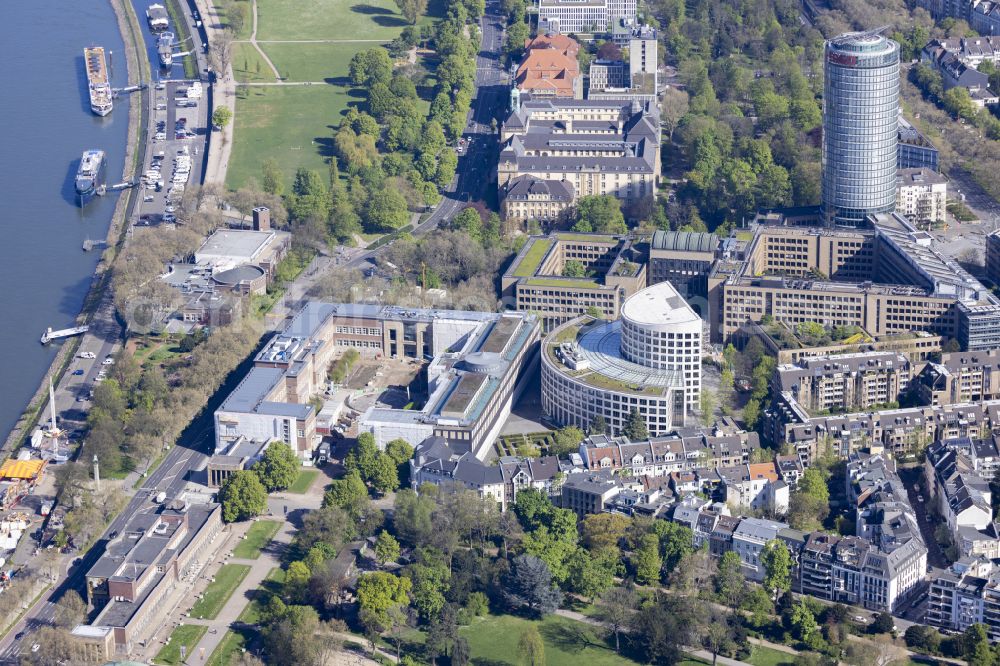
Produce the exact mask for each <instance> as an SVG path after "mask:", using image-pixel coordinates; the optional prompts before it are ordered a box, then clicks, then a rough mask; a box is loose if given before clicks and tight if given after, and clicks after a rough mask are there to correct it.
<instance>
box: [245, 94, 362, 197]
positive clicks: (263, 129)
mask: <svg viewBox="0 0 1000 666" xmlns="http://www.w3.org/2000/svg"><path fill="white" fill-rule="evenodd" d="M360 103H361V100H360V99H359V98H358V97H352V96H350V95H349V94H348V91H347V90H346V89H344V88H341V87H338V86H327V85H318V86H287V87H277V86H275V87H260V88H249V89H244V90H243V91H241V92H240V94H239V95H238V96H237V99H236V119H235V123H236V125H235V128H234V130H235V132H236V136H235V139H234V145H233V153H232V158H231V159H230V160H229V171H228V174H227V177H226V185H227V186H228V187H229V188H230V189H238V188H239V187H242V186H243V185H245V184H246V182H247V180H248V179H250V178H255V179H257V180H258V181H259V180H260V164H261V161H262V160H263V159H264V158H265V157H270V158H273V159H274V160H275V161H276V162H277V163H278V166H279V167H280V168H281V169H282V171H284V172H285V174H286V182H287V185H289V186H290V185H291V183H292V177H293V176H294V175H295V170H296V169H298V168H299V167H304V168H306V169H316V170H319V171H321V172H325V170H326V169H327V168H328V167H327V162H326V161H327V159H328V158H329V157H331V156H332V154H333V134H334V129H333V128H336V127H337V126H338V125H339V124H340V118H341V116H342V115H343V113H344V112H345V111H346V110H347V107H348V105H349V104H354V105H356V104H360ZM286 189H287V188H286Z"/></svg>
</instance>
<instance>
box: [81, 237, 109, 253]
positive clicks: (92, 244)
mask: <svg viewBox="0 0 1000 666" xmlns="http://www.w3.org/2000/svg"><path fill="white" fill-rule="evenodd" d="M107 245H108V241H106V240H91V239H89V238H88V239H86V240H84V241H83V251H84V252H90V251H91V250H93V249H95V248H98V247H107Z"/></svg>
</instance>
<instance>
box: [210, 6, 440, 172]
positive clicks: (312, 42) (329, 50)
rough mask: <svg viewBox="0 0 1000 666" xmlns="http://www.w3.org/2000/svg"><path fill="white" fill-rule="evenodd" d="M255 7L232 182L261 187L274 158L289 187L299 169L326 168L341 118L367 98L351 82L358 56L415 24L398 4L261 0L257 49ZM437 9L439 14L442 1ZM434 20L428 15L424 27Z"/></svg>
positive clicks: (237, 52)
mask: <svg viewBox="0 0 1000 666" xmlns="http://www.w3.org/2000/svg"><path fill="white" fill-rule="evenodd" d="M438 4H440V3H438ZM247 7H248V11H247V12H246V14H247V20H246V25H245V26H244V27H243V29H242V30H241V31H240V33H239V34H238V35H237V41H235V42H234V44H233V49H232V67H233V75H234V76H235V78H236V80H237V83H238V87H237V93H236V115H235V119H234V123H235V125H234V138H233V152H232V157H231V159H230V162H229V170H228V173H227V178H226V184H227V186H228V187H230V188H231V189H238V188H240V187H243V186H245V185H247V183H249V182H250V181H251V179H254V180H256V181H258V182H259V181H260V179H261V163H262V162H263V161H264V160H265V159H272V160H274V161H275V163H276V164H277V166H278V167H279V169H280V170H281V172H282V173H283V174H284V175H285V180H286V186H288V185H290V184H291V182H292V178H293V176H294V175H295V172H296V170H297V169H299V168H306V169H312V170H319V171H324V170H325V169H326V165H327V164H328V163H329V160H330V159H331V158H332V157H333V135H334V133H335V132H336V129H337V127H338V125H339V123H340V118H341V116H342V115H343V114H344V113H345V112H346V111H347V109H348V107H350V106H358V105H360V104H361V103H362V102H363V100H364V94H363V92H362V91H360V90H357V89H352V88H351V85H350V81H349V79H348V66H349V63H350V61H351V58H353V57H354V55H355V54H356V53H358V52H359V51H363V50H365V49H370V48H373V47H376V46H382V45H385V44H387V43H388V42H390V41H392V40H393V39H395V38H396V37H398V36H399V35H400V33H401V32H402V30H403V28H405V27H406V26H407V25H408V24H407V22H406V20H405V19H404V18H403V17H402V15H401V14H400V12H399V9H398V8H397V7H396V4H395V3H394V2H393V0H257V33H256V39H257V43H256V46H255V45H254V44H253V43H251V42H250V41H249V37H250V35H251V34H252V33H253V25H252V23H253V18H252V9H251V7H252V5H251V3H249V2H248V3H247ZM431 7H432V9H431V11H430V12H429V13H431V14H435V13H436V12H437V11H438V10H437V9H436V8H435V3H432V5H431ZM431 20H432V19H431V18H429V17H422V18H421V19H420V21H418V25H422V24H427V23H429V22H430V21H431ZM258 47H259V49H260V50H262V51H263V52H264V54H266V56H267V59H270V61H271V63H272V64H273V65H274V68H273V69H272V67H271V64H269V63H268V62H267V60H266V59H265V58H264V57H262V56H261V53H260V51H258ZM422 65H426V63H422ZM275 70H277V74H278V77H277V78H276V77H275ZM259 84H265V85H259ZM419 89H420V87H418V90H419ZM424 89H425V90H429V89H430V88H429V87H424ZM422 102H423V104H425V105H429V103H430V102H429V100H428V99H424V100H422Z"/></svg>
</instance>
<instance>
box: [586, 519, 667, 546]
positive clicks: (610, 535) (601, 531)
mask: <svg viewBox="0 0 1000 666" xmlns="http://www.w3.org/2000/svg"><path fill="white" fill-rule="evenodd" d="M664 522H666V521H664ZM631 524H632V521H631V520H629V519H628V518H626V517H625V516H623V515H621V514H619V513H593V514H590V515H588V516H586V517H585V518H584V519H583V521H582V522H581V523H580V525H581V532H582V533H581V538H582V541H583V545H584V546H586V547H587V549H588V550H591V551H594V552H596V551H599V550H602V549H604V548H613V547H614V548H617V547H618V544H619V543H621V541H622V539H624V538H625V532H626V531H627V530H628V528H629V525H631Z"/></svg>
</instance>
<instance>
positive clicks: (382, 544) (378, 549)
mask: <svg viewBox="0 0 1000 666" xmlns="http://www.w3.org/2000/svg"><path fill="white" fill-rule="evenodd" d="M375 558H376V559H377V560H378V561H379V562H380V563H382V564H387V563H389V562H395V561H396V560H398V559H399V542H398V541H396V537H394V536H392V535H391V534H389V533H388V532H386V531H385V530H382V531H381V532H379V533H378V539H376V540H375Z"/></svg>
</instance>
